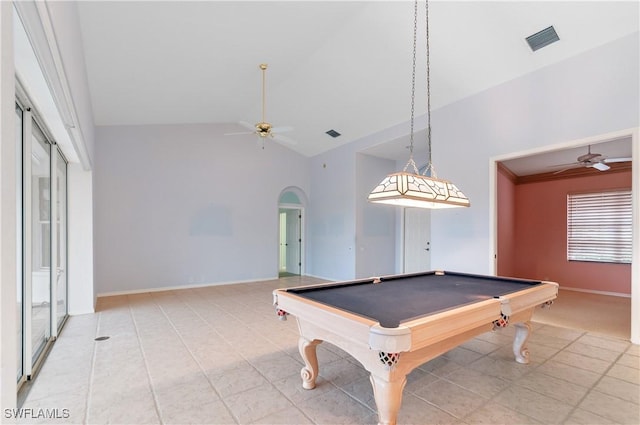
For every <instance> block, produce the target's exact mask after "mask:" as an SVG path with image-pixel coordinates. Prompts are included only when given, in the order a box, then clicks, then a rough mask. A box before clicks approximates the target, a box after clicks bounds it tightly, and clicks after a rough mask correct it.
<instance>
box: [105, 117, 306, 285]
mask: <svg viewBox="0 0 640 425" xmlns="http://www.w3.org/2000/svg"><path fill="white" fill-rule="evenodd" d="M229 130H230V128H228V127H225V126H221V125H204V124H203V125H174V126H122V127H98V128H97V131H96V135H97V139H96V161H95V172H94V181H95V186H94V199H95V202H94V212H95V214H94V217H95V222H94V228H95V233H94V236H95V238H94V247H95V279H96V287H97V292H98V294H107V293H118V292H130V291H142V290H149V289H155V288H170V287H179V286H184V285H204V284H212V283H228V282H240V281H250V280H260V279H269V278H276V277H277V275H278V225H279V222H278V197H279V196H280V193H281V191H282V190H283V189H284V188H286V187H289V186H297V187H299V188H301V189H302V190H304V191H305V192H307V193H308V192H309V178H308V169H309V160H308V159H307V158H305V157H303V156H301V155H299V154H297V153H295V152H293V151H291V150H289V149H287V148H285V147H283V146H281V145H279V144H278V143H276V142H274V141H272V140H266V141H265V147H264V149H261V147H260V146H259V144H258V143H256V141H257V138H256V137H255V136H251V135H249V136H226V137H225V136H222V135H223V134H224V133H225V132H228V131H229Z"/></svg>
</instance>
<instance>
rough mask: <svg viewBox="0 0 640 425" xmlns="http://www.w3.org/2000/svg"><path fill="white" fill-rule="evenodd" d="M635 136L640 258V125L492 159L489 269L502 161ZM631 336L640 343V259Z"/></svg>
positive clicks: (493, 264)
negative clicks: (499, 170)
mask: <svg viewBox="0 0 640 425" xmlns="http://www.w3.org/2000/svg"><path fill="white" fill-rule="evenodd" d="M623 137H631V147H632V152H631V161H632V166H631V193H632V208H633V213H632V223H633V224H632V228H633V237H632V258H640V184H638V182H640V127H635V128H630V129H626V130H620V131H615V132H611V133H606V134H601V135H597V136H591V137H587V138H583V139H577V140H571V141H566V142H562V143H557V144H553V145H547V146H542V147H539V148H534V149H528V150H525V151H520V152H513V153H509V154H504V155H498V156H494V157H491V158H489V247H490V250H489V258H488V260H489V270H492V271H493V274H496V272H497V265H498V263H497V256H498V216H497V211H498V204H497V202H498V162H501V161H506V160H509V159H515V158H522V157H525V156H529V155H535V154H540V153H544V152H552V151H557V150H562V149H567V148H575V147H583V146H588V145H591V144H595V143H602V142H606V141H609V140H614V139H620V138H623ZM630 320H631V335H630V340H631V342H632V343H634V344H640V261H632V263H631V319H630Z"/></svg>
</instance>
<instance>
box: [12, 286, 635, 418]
mask: <svg viewBox="0 0 640 425" xmlns="http://www.w3.org/2000/svg"><path fill="white" fill-rule="evenodd" d="M314 282H316V280H314V279H311V278H304V277H303V278H300V277H290V278H283V279H279V280H273V281H266V282H259V283H251V284H239V285H228V286H214V287H208V288H200V289H186V290H178V291H166V292H154V293H145V294H139V295H128V296H114V297H105V298H100V299H99V302H98V308H97V313H96V314H92V315H83V316H75V317H71V318H70V320H69V321H68V323H67V325H66V327H65V329H64V331H63V333H62V335H61V336H60V338H59V339H58V341H57V342H56V344H55V345H54V347H53V349H52V351H51V353H50V355H49V357H48V359H47V360H46V362H45V364H44V366H43V368H42V370H41V372H40V374H39V375H38V377H37V379H36V380H35V382H34V383H33V386H32V387H31V390H30V392H29V394H28V396H27V398H26V400H25V402H24V405H23V406H22V407H23V408H28V409H58V410H59V411H62V409H68V410H67V412H68V413H69V415H68V416H69V417H68V418H66V419H64V418H63V419H51V420H40V421H35V422H38V423H46V422H49V423H56V424H60V423H91V424H93V423H97V424H100V423H105V424H106V423H119V424H159V423H162V424H172V423H176V424H178V423H179V424H186V423H207V424H296V425H297V424H369V423H376V421H377V415H376V411H375V403H374V401H373V394H372V390H371V386H370V384H369V379H368V375H367V372H366V371H365V370H364V369H363V368H362V367H361V366H360V365H359V364H358V363H357V362H356V361H355V360H353V359H352V358H351V357H350V356H349V355H348V354H346V353H344V352H342V351H341V350H339V349H337V348H335V347H333V346H331V345H330V344H327V343H325V344H321V345H320V346H319V347H318V357H319V362H320V377H319V378H318V386H317V387H316V389H314V390H304V389H302V386H301V380H300V377H299V373H300V368H301V367H302V361H301V358H300V355H299V354H298V350H297V339H298V332H297V328H296V322H295V319H293V318H290V320H288V321H284V322H283V321H279V320H277V318H276V317H275V313H274V309H273V307H272V306H271V291H272V290H273V289H275V288H278V287H285V286H295V285H299V284H306V283H314ZM98 336H109V337H110V338H109V339H108V340H106V341H100V342H96V341H94V338H96V337H98ZM511 342H512V329H511V328H506V329H504V330H502V331H499V332H491V333H487V334H484V335H481V336H479V337H477V338H475V339H473V340H470V341H469V342H467V343H465V344H463V345H462V346H460V347H457V348H455V349H453V350H451V351H449V352H447V353H445V354H444V355H442V356H440V357H438V358H436V359H434V360H432V361H430V362H428V363H426V364H424V365H422V366H421V367H419V368H418V369H416V370H414V371H413V372H412V373H411V375H410V376H409V379H408V383H407V386H406V388H405V390H404V393H403V394H404V395H403V402H402V408H401V410H400V414H399V417H398V422H399V423H402V424H560V423H563V424H612V423H617V424H638V423H640V405H639V403H640V386H639V384H640V357H639V356H640V352H639V349H638V348H639V347H638V346H637V345H632V344H630V343H629V342H627V341H624V340H621V339H616V338H611V337H603V336H598V335H595V334H590V333H587V332H585V331H579V330H573V329H567V328H559V327H554V326H550V325H542V324H535V323H534V326H533V335H532V337H531V338H530V340H529V344H528V346H529V349H530V352H531V360H532V363H531V364H529V365H526V366H525V365H520V364H517V363H515V362H514V361H513V359H512V358H513V356H512V354H511V349H510V347H511ZM27 422H29V423H32V422H34V420H33V419H29V420H25V421H23V422H22V423H27Z"/></svg>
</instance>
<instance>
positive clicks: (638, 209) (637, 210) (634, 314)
mask: <svg viewBox="0 0 640 425" xmlns="http://www.w3.org/2000/svg"><path fill="white" fill-rule="evenodd" d="M631 147H632V152H631V158H632V164H633V166H632V167H631V203H632V205H633V211H632V219H631V220H632V224H631V228H632V229H633V238H632V240H631V241H632V242H631V243H632V244H633V247H632V253H631V258H633V259H636V261H632V262H631V342H633V343H634V344H640V260H638V259H640V183H639V182H640V128H636V129H634V130H633V131H632V133H631Z"/></svg>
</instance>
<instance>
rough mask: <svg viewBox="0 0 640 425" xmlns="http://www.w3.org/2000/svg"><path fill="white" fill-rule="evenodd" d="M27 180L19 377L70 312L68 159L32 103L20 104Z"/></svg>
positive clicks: (29, 370)
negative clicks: (28, 105)
mask: <svg viewBox="0 0 640 425" xmlns="http://www.w3.org/2000/svg"><path fill="white" fill-rule="evenodd" d="M16 116H17V120H18V122H19V123H20V128H16V130H17V131H16V134H17V136H16V137H18V138H19V139H20V140H19V146H20V147H21V149H20V151H21V159H19V164H21V166H22V185H21V187H20V188H19V192H20V194H19V196H18V199H17V200H16V202H18V206H19V207H18V210H19V211H20V214H21V217H20V218H21V223H22V232H21V235H20V238H19V240H18V241H17V243H18V245H19V248H20V252H22V257H21V258H20V259H19V269H20V270H21V271H22V273H21V274H20V276H19V279H18V282H17V289H18V297H17V298H18V311H19V320H18V323H19V325H18V341H19V344H18V355H19V359H20V360H21V361H20V362H19V366H18V370H17V378H18V382H22V381H24V380H25V379H29V378H30V377H31V376H32V375H33V373H34V371H35V370H36V369H37V367H38V365H39V363H40V361H41V359H42V356H43V354H44V353H45V351H46V348H47V346H48V344H49V343H51V342H52V341H53V339H54V338H55V337H56V336H57V335H58V331H59V330H60V328H61V327H62V325H63V324H64V321H65V319H66V317H67V310H68V306H67V304H68V303H67V300H68V298H67V272H66V270H67V162H66V160H65V158H64V156H63V155H62V153H61V152H60V151H59V149H58V148H57V146H56V144H55V143H53V142H52V141H51V138H50V137H49V136H47V134H45V131H43V128H44V127H43V126H41V125H40V123H39V121H38V120H37V119H36V118H35V117H34V114H33V113H32V111H31V110H30V109H29V108H22V107H20V106H19V105H18V104H17V105H16Z"/></svg>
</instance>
